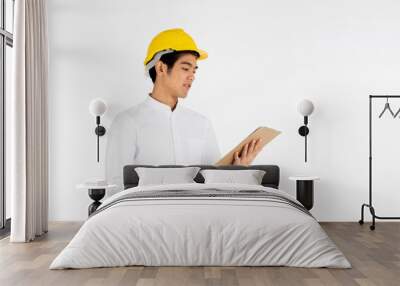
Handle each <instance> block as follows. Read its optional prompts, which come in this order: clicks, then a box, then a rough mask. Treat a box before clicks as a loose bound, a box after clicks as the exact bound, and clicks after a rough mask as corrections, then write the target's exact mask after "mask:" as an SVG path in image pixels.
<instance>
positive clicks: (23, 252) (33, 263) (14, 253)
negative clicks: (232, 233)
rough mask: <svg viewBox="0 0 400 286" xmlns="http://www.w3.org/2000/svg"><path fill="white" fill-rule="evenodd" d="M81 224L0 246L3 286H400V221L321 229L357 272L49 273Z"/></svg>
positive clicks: (199, 269) (138, 270) (257, 269)
mask: <svg viewBox="0 0 400 286" xmlns="http://www.w3.org/2000/svg"><path fill="white" fill-rule="evenodd" d="M80 225H81V224H80V223H51V224H50V231H49V233H48V234H47V235H45V236H44V237H43V238H40V239H38V240H37V241H34V242H32V243H26V244H24V243H22V244H10V243H9V241H8V238H6V239H3V240H1V241H0V285H1V286H6V285H7V286H8V285H12V286H17V285H32V286H33V285H57V286H58V285H68V286H74V285H96V286H97V285H140V286H147V285H167V286H178V285H227V286H231V285H256V286H261V285H290V286H292V285H346V286H350V285H384V286H390V285H396V286H397V285H400V222H379V223H378V224H377V228H376V230H375V231H370V230H369V228H368V225H363V226H360V225H359V224H358V223H322V224H321V225H322V226H323V228H324V229H325V230H326V232H327V233H328V234H329V236H330V237H331V238H332V239H333V240H334V241H335V243H336V244H337V245H338V247H339V248H340V249H341V250H342V251H343V252H344V254H345V256H346V257H347V258H348V259H349V261H350V262H351V264H352V266H353V268H352V269H348V270H343V269H306V268H290V267H120V268H100V269H86V270H48V267H49V264H50V263H51V261H52V260H53V259H54V258H55V256H56V255H57V254H58V253H59V252H60V251H61V250H62V249H63V247H65V245H66V244H67V242H68V241H69V240H70V239H71V238H72V236H73V235H74V234H75V233H76V231H77V230H78V229H79V227H80Z"/></svg>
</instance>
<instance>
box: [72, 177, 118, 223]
mask: <svg viewBox="0 0 400 286" xmlns="http://www.w3.org/2000/svg"><path fill="white" fill-rule="evenodd" d="M116 186H117V185H104V186H95V185H87V184H81V185H78V186H76V187H77V188H78V189H87V190H88V195H89V197H90V198H91V199H92V200H93V201H94V202H93V203H92V204H90V205H89V207H88V215H89V216H90V215H91V214H92V213H93V212H95V211H96V210H97V208H98V207H99V206H100V205H101V202H100V200H101V199H102V198H104V196H105V194H106V190H107V189H111V188H115V187H116Z"/></svg>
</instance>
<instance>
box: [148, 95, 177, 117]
mask: <svg viewBox="0 0 400 286" xmlns="http://www.w3.org/2000/svg"><path fill="white" fill-rule="evenodd" d="M145 103H146V105H148V106H150V107H152V108H155V109H157V110H159V111H161V112H165V113H167V114H171V113H175V112H176V111H177V110H178V109H179V107H180V104H179V100H178V102H177V104H176V107H175V109H174V111H172V110H171V107H170V106H169V105H167V104H165V103H162V102H160V101H158V100H157V99H154V98H153V97H152V96H151V94H149V95H148V96H147V98H146V100H145Z"/></svg>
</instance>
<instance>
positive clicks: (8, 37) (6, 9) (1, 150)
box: [0, 0, 14, 236]
mask: <svg viewBox="0 0 400 286" xmlns="http://www.w3.org/2000/svg"><path fill="white" fill-rule="evenodd" d="M13 30H14V0H0V60H1V61H0V63H1V66H0V236H1V235H2V234H3V233H4V232H5V231H9V223H10V216H11V212H10V194H8V193H6V188H5V180H4V179H5V154H6V152H5V139H6V138H5V120H4V119H5V106H6V100H5V99H6V97H7V95H8V94H9V93H10V92H11V69H12V64H13V62H12V47H13Z"/></svg>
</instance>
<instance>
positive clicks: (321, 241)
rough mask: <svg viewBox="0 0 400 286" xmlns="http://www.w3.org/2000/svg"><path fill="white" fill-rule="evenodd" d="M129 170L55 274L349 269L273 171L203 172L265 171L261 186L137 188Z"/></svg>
mask: <svg viewBox="0 0 400 286" xmlns="http://www.w3.org/2000/svg"><path fill="white" fill-rule="evenodd" d="M137 167H147V168H159V167H169V168H177V167H181V166H143V165H129V166H125V167H124V186H125V190H124V191H121V192H119V193H117V194H115V195H113V196H111V197H109V198H107V199H106V200H105V201H104V202H103V204H102V205H101V206H100V207H99V209H98V210H97V211H96V212H95V213H94V214H93V215H92V216H91V217H89V218H88V220H87V221H86V222H85V223H84V224H83V225H82V227H81V229H80V230H79V231H78V233H77V234H76V235H75V237H74V238H73V239H72V240H71V242H70V243H69V244H68V245H67V246H66V247H65V248H64V250H62V252H61V253H60V254H59V255H58V256H57V257H56V258H55V259H54V261H53V262H52V264H51V265H50V269H65V268H92V267H117V266H129V265H144V266H292V267H329V268H350V267H351V265H350V263H349V261H348V260H347V259H346V257H345V256H344V255H343V253H342V252H341V251H340V250H339V249H338V248H337V247H336V245H335V244H334V242H333V241H332V240H331V239H330V238H329V237H328V236H327V234H326V233H325V231H324V230H323V229H322V228H321V226H320V225H319V224H318V222H317V221H316V219H315V218H314V217H313V216H312V215H311V213H309V212H308V211H307V210H306V209H305V208H304V207H303V206H302V205H301V204H300V203H299V202H298V201H296V199H295V198H293V197H292V196H290V195H288V194H287V193H285V192H283V191H281V190H279V167H278V166H275V165H255V166H249V167H242V166H221V167H215V166H201V165H200V166H198V167H200V168H201V169H202V170H207V169H224V170H226V169H228V170H229V169H255V170H264V171H265V175H263V177H262V181H261V184H260V185H246V184H235V183H225V184H220V183H204V178H203V177H202V175H201V174H200V173H199V174H197V176H196V177H195V179H194V180H195V183H185V184H165V185H164V184H160V185H150V186H140V185H138V182H139V177H138V174H137V173H136V171H135V168H137Z"/></svg>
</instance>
